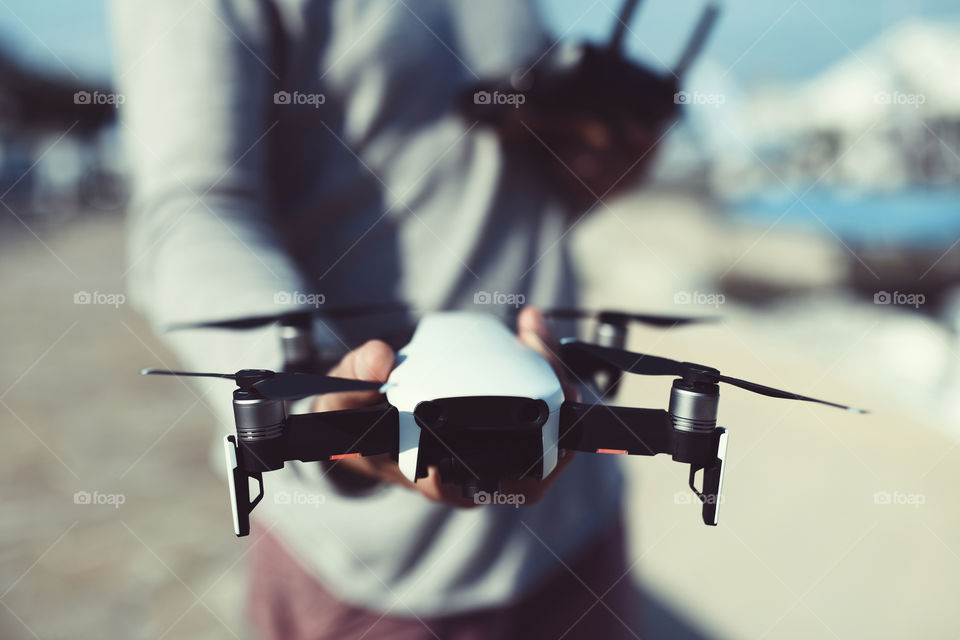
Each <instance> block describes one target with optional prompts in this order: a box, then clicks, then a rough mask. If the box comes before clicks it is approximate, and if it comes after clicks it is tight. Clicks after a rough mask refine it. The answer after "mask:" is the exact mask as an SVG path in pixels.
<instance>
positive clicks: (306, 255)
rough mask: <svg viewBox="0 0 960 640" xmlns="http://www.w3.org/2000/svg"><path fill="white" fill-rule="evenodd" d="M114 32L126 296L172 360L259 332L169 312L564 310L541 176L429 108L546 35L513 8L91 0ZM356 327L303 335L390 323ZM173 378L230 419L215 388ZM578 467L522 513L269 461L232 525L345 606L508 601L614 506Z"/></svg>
mask: <svg viewBox="0 0 960 640" xmlns="http://www.w3.org/2000/svg"><path fill="white" fill-rule="evenodd" d="M114 24H115V30H116V34H117V38H116V39H117V46H118V54H119V55H118V58H119V64H118V90H119V91H120V92H121V93H123V94H124V96H125V98H126V101H125V103H124V105H123V107H124V111H123V130H124V134H125V137H126V140H127V147H128V150H129V154H130V156H129V157H130V162H131V167H132V171H133V173H134V179H135V202H134V205H133V207H132V212H131V214H130V232H129V233H130V242H129V266H130V271H129V288H130V293H131V296H132V299H133V300H134V301H135V302H136V304H137V305H138V306H139V308H140V309H141V310H143V312H144V313H146V315H147V316H148V317H149V319H150V320H151V322H152V324H153V325H154V327H155V328H156V329H157V331H158V332H160V333H161V334H162V335H163V336H164V339H165V341H166V343H167V344H168V345H169V346H170V347H171V349H172V350H173V351H174V353H175V354H176V355H177V357H178V359H179V360H180V361H181V363H182V364H183V365H184V366H187V367H191V368H195V369H202V370H225V371H233V370H237V369H240V368H258V367H262V368H271V369H276V368H278V367H279V366H280V364H281V363H280V360H281V355H280V350H279V340H278V337H277V335H276V329H275V328H264V329H260V330H254V331H250V332H229V331H219V330H190V331H168V330H169V328H170V327H171V325H173V324H176V323H182V322H191V321H203V320H216V319H226V318H235V317H242V316H249V315H259V314H277V313H281V312H284V311H287V310H292V309H295V308H303V307H309V308H313V306H314V305H316V304H319V303H320V301H322V303H323V304H324V305H329V306H347V305H351V304H358V303H378V302H384V301H398V300H403V301H406V302H408V303H410V304H411V305H413V306H416V307H421V308H473V309H477V307H476V306H474V296H475V295H476V294H477V293H478V292H481V291H488V292H494V291H496V292H502V293H512V294H519V295H523V296H524V297H525V299H526V302H527V303H528V304H539V305H558V304H562V305H567V304H571V303H573V301H574V300H573V289H574V282H573V278H572V271H571V268H570V263H569V256H568V250H567V246H566V244H565V243H564V242H563V235H564V231H565V222H564V219H563V216H562V215H561V214H562V212H561V211H559V208H558V207H557V205H555V204H553V201H552V199H551V198H550V195H549V189H548V187H549V185H542V184H538V182H537V181H536V180H535V179H534V177H533V176H532V175H530V174H528V172H527V170H525V169H524V168H523V167H520V166H517V165H516V163H515V161H513V160H512V159H511V158H509V157H507V156H505V154H504V153H503V150H502V148H501V146H500V143H499V141H498V139H497V138H496V136H494V135H493V133H492V132H490V131H488V130H485V129H484V128H483V127H480V126H473V125H472V123H469V122H465V121H464V120H463V119H461V118H460V117H459V116H458V115H457V114H456V113H455V110H454V108H453V105H454V102H455V101H456V100H457V99H458V98H459V96H460V95H462V94H463V93H464V92H469V91H470V87H471V86H472V85H473V84H474V83H476V82H478V81H479V80H480V79H485V78H489V77H491V76H498V75H502V74H506V73H509V72H510V71H512V70H513V69H515V68H516V67H518V66H520V65H521V64H522V63H524V62H529V61H530V60H532V59H535V58H536V57H537V55H539V54H540V53H541V52H543V51H544V50H545V49H546V48H547V47H548V46H549V45H550V42H549V40H548V38H547V37H546V35H545V34H544V33H543V31H542V29H541V27H540V25H539V23H538V21H537V19H536V15H535V13H534V11H533V9H532V7H531V6H529V4H528V3H527V2H520V1H518V0H496V1H491V0H486V1H484V2H477V1H470V0H462V1H450V2H439V1H434V0H326V1H320V0H260V1H254V0H203V1H200V0H196V1H192V0H115V2H114ZM318 294H319V295H318ZM321 295H322V298H321V297H320V296H321ZM311 296H312V297H311ZM501 299H502V298H501ZM484 308H487V307H484ZM370 322H371V321H369V320H368V321H367V323H366V324H365V325H361V324H358V323H344V322H341V323H339V324H337V323H334V322H330V321H322V322H321V323H320V326H319V328H320V329H321V332H320V335H321V338H320V339H321V340H323V341H324V342H326V343H327V344H329V345H333V346H342V345H346V344H355V343H356V342H358V341H359V340H362V339H363V338H365V337H369V336H372V335H378V334H386V333H388V332H389V331H390V329H391V327H390V326H388V324H389V318H384V319H382V323H383V326H381V327H377V326H371V325H370ZM373 322H374V324H375V323H376V322H378V321H376V320H374V321H373ZM361 327H362V328H361ZM466 338H467V337H465V339H466ZM157 364H161V365H162V363H157ZM167 364H172V363H167ZM194 389H195V391H196V393H197V394H198V402H201V403H203V404H204V405H205V406H207V407H208V408H209V409H210V411H211V413H212V416H213V418H214V419H215V420H216V422H217V423H218V425H219V427H220V429H221V430H223V431H224V432H229V431H231V430H232V429H233V424H232V414H231V405H230V386H229V384H227V383H224V382H222V381H210V382H201V383H198V384H197V386H196V387H194ZM599 458H601V456H589V455H581V456H579V457H578V458H577V459H576V460H574V462H573V463H572V464H571V465H570V467H568V469H567V470H566V471H565V472H564V473H563V475H562V476H561V477H560V479H559V480H558V482H557V483H556V484H555V485H554V486H553V488H552V489H551V490H550V492H549V493H548V494H547V496H546V497H545V498H544V499H543V500H542V501H541V502H540V503H539V504H537V505H535V506H530V507H524V508H520V509H517V508H515V507H513V506H510V505H495V506H487V507H483V508H478V509H473V510H457V509H453V508H449V507H447V506H443V505H438V504H434V503H430V502H428V501H427V500H425V499H424V498H423V497H422V496H420V495H419V494H417V493H415V492H411V491H408V490H406V489H403V488H399V487H394V486H385V487H382V488H380V489H378V490H375V491H374V492H373V493H372V494H370V495H366V496H362V497H351V496H346V495H342V494H340V493H338V491H337V490H336V489H335V488H334V486H333V485H332V484H331V483H330V482H329V480H328V479H326V478H324V477H323V471H322V469H321V468H320V467H319V466H318V465H316V464H291V463H288V465H287V468H285V469H284V470H283V471H277V472H273V473H270V474H267V475H266V476H265V478H264V482H265V485H266V489H267V496H266V498H265V499H264V500H263V502H262V503H261V505H260V506H258V507H257V510H256V511H255V512H254V516H255V519H257V520H258V521H259V522H260V524H261V525H262V526H263V527H272V529H271V531H272V533H273V534H274V535H277V536H278V537H280V538H281V540H282V541H283V542H284V543H285V544H286V545H287V546H288V547H289V548H290V549H291V550H292V551H293V552H294V553H295V555H296V556H297V557H298V559H299V560H300V562H301V563H302V564H303V565H304V567H306V568H307V569H308V570H310V571H311V572H313V573H314V574H315V575H316V576H317V578H318V579H319V580H321V581H322V582H323V584H324V585H325V586H326V587H327V588H329V589H330V590H331V591H333V592H334V593H335V594H337V595H338V596H339V597H340V598H342V599H343V600H345V601H347V602H350V603H352V604H355V605H358V606H362V607H365V608H367V609H371V610H375V611H390V612H392V613H393V614H395V615H417V616H423V615H443V614H450V613H456V612H461V611H466V610H471V609H477V608H481V607H487V606H497V605H502V604H505V603H506V602H508V601H510V600H512V599H515V598H516V597H518V596H521V595H522V594H524V593H525V592H527V591H529V590H530V589H531V588H533V587H534V586H536V585H537V584H538V582H539V581H541V580H543V579H546V578H547V577H548V576H549V575H550V574H551V572H554V571H558V570H560V571H562V570H563V568H562V566H563V565H562V562H565V561H567V560H568V559H570V558H572V557H574V556H575V555H576V554H577V552H578V551H579V550H581V549H582V548H584V546H585V545H586V544H588V543H589V542H590V541H591V539H592V538H593V537H594V536H595V534H597V533H598V532H599V531H600V530H601V529H602V528H604V527H606V526H608V525H609V524H610V523H611V522H612V520H613V519H615V518H616V517H617V516H618V514H619V510H620V499H621V481H620V476H619V472H618V470H617V468H616V466H615V465H614V464H612V460H610V459H609V458H606V457H604V459H602V460H601V459H599ZM227 505H228V503H227V500H226V496H225V499H224V530H223V535H224V536H229V535H230V525H229V513H228V506H227Z"/></svg>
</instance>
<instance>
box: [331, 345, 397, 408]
mask: <svg viewBox="0 0 960 640" xmlns="http://www.w3.org/2000/svg"><path fill="white" fill-rule="evenodd" d="M395 358H396V356H395V354H394V352H393V349H391V348H390V346H389V345H388V344H387V343H386V342H383V341H382V340H370V341H368V342H366V343H364V344H363V345H362V346H361V347H359V348H357V349H354V350H353V351H351V352H350V353H348V354H347V355H345V356H344V357H343V359H342V360H340V362H339V363H338V364H337V365H336V366H335V367H333V368H332V369H331V370H330V371H329V372H328V375H331V376H336V377H338V378H350V379H352V380H367V381H370V382H386V381H387V378H388V377H390V372H391V371H392V370H393V365H394V361H395ZM380 397H381V396H380V394H379V393H377V392H376V391H355V392H350V393H328V394H324V395H322V396H320V397H319V399H318V401H317V404H316V407H315V409H316V410H317V411H339V410H340V409H352V408H355V407H362V406H365V405H369V404H373V403H375V402H377V401H378V400H379V399H380Z"/></svg>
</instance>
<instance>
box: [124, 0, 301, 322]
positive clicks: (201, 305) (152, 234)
mask: <svg viewBox="0 0 960 640" xmlns="http://www.w3.org/2000/svg"><path fill="white" fill-rule="evenodd" d="M269 5H270V3H268V2H248V1H241V0H206V1H204V2H198V1H194V0H114V2H113V22H114V31H115V34H116V37H115V40H116V49H117V60H118V62H117V74H116V75H117V83H118V91H119V93H120V94H121V95H123V97H124V102H123V105H122V120H121V122H122V125H121V126H122V132H121V133H122V135H123V136H124V138H125V141H126V151H127V156H128V157H127V159H128V164H129V167H130V170H131V173H132V177H133V184H134V198H133V203H132V209H131V213H130V215H129V227H128V228H129V231H128V233H129V241H128V265H127V278H128V289H129V291H130V296H131V300H132V301H133V302H134V304H135V305H136V307H137V308H138V309H139V310H141V311H142V312H144V313H145V314H146V315H147V317H148V318H149V320H150V321H151V323H152V324H153V326H154V328H155V329H157V330H158V331H160V332H163V331H164V330H166V329H168V328H169V327H170V326H171V325H172V324H176V323H184V322H197V321H209V320H217V319H228V318H235V317H243V316H250V315H273V314H279V313H283V312H286V311H290V310H293V309H294V308H296V307H297V304H296V297H295V296H294V297H291V296H290V295H288V293H289V292H292V291H307V290H308V289H307V285H306V284H305V282H304V281H303V278H302V276H301V274H300V273H299V272H298V269H297V267H296V265H295V264H293V262H292V260H291V259H290V258H289V257H288V254H287V252H286V250H285V247H284V242H283V240H282V236H281V234H279V233H278V232H277V227H276V226H275V223H274V219H273V214H274V213H275V212H271V211H270V204H269V203H270V198H269V194H268V193H267V192H266V185H267V181H266V179H265V171H264V168H265V162H266V158H267V150H268V149H269V148H270V144H271V137H270V134H271V130H272V128H273V126H274V125H275V124H276V123H275V122H271V117H270V116H271V106H272V101H273V94H274V91H275V86H276V83H277V82H278V73H279V72H278V67H279V64H280V62H279V56H278V54H277V53H276V52H277V51H280V50H281V47H280V44H279V43H278V42H277V40H278V35H277V29H276V27H275V25H276V20H272V19H271V15H270V11H269ZM285 292H287V293H285Z"/></svg>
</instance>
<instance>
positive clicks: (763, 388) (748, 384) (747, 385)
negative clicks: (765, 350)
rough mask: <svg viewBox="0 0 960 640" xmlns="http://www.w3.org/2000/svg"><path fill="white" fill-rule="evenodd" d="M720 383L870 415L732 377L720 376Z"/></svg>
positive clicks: (834, 403)
mask: <svg viewBox="0 0 960 640" xmlns="http://www.w3.org/2000/svg"><path fill="white" fill-rule="evenodd" d="M720 382H726V383H727V384H732V385H733V386H735V387H740V388H741V389H746V390H747V391H753V392H754V393H759V394H760V395H763V396H770V397H771V398H786V399H787V400H801V401H803V402H816V403H818V404H825V405H827V406H828V407H836V408H837V409H846V410H847V411H852V412H854V413H869V412H868V411H866V410H864V409H858V408H856V407H850V406H847V405H845V404H837V403H836V402H828V401H827V400H818V399H817V398H811V397H810V396H802V395H800V394H799V393H791V392H789V391H782V390H780V389H774V388H773V387H768V386H766V385H762V384H757V383H756V382H749V381H747V380H741V379H740V378H731V377H730V376H720Z"/></svg>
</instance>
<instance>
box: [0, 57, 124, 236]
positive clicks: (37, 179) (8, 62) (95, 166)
mask: <svg viewBox="0 0 960 640" xmlns="http://www.w3.org/2000/svg"><path fill="white" fill-rule="evenodd" d="M122 101H123V97H122V96H120V95H118V94H116V93H112V92H111V91H110V90H109V88H107V87H102V86H97V85H94V84H92V83H91V84H87V83H84V82H82V81H77V80H75V79H74V78H71V77H63V76H57V75H54V74H52V73H49V72H45V71H44V72H41V71H38V70H35V69H33V68H31V67H29V66H28V65H25V64H23V63H21V62H20V61H19V60H17V59H16V57H15V56H13V55H12V54H11V53H10V52H9V51H7V50H5V49H3V48H0V200H2V201H3V203H4V204H5V205H6V206H7V207H8V208H9V209H10V212H11V213H13V214H14V215H15V216H17V217H20V218H22V219H27V218H31V219H35V220H36V219H50V220H58V219H63V218H68V217H72V216H74V215H77V214H78V213H79V212H81V211H89V210H118V209H120V208H121V207H122V206H123V204H124V203H125V201H126V193H127V189H126V181H125V178H124V175H123V168H122V167H123V162H122V159H121V148H120V144H119V142H118V140H117V132H116V126H117V124H116V123H117V111H118V107H119V105H120V104H121V103H122ZM12 217H13V216H5V217H4V219H5V220H8V221H9V220H10V219H12Z"/></svg>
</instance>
